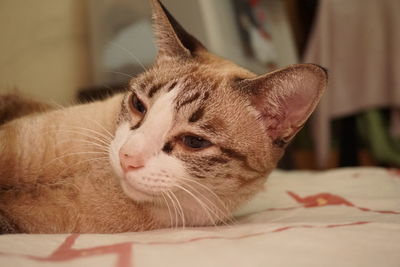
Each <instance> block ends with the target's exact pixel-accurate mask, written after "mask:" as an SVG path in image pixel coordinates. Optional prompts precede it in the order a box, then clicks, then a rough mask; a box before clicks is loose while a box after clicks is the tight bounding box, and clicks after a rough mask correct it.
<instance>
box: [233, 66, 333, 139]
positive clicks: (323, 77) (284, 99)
mask: <svg viewBox="0 0 400 267" xmlns="http://www.w3.org/2000/svg"><path fill="white" fill-rule="evenodd" d="M237 83H238V85H239V87H240V89H241V90H242V91H244V92H246V94H247V95H248V96H250V101H251V103H252V105H253V106H254V107H255V108H256V110H257V111H258V112H259V113H260V119H261V120H262V122H263V124H264V125H265V129H266V131H267V134H268V135H269V136H270V137H271V138H272V140H273V142H274V143H275V144H276V145H279V146H284V145H285V144H287V143H288V142H289V141H290V140H291V139H292V138H293V137H294V136H295V135H296V133H297V132H298V131H299V130H300V129H301V128H302V126H303V125H304V123H305V122H306V120H307V118H308V117H309V116H310V115H311V113H312V112H313V111H314V109H315V107H316V106H317V104H318V102H319V100H320V98H321V96H322V93H323V91H324V90H325V88H326V86H327V73H326V71H325V70H324V69H323V68H321V67H319V66H317V65H314V64H297V65H292V66H289V67H287V68H284V69H280V70H277V71H275V72H272V73H268V74H265V75H262V76H259V77H257V78H254V79H244V80H241V81H238V82H237Z"/></svg>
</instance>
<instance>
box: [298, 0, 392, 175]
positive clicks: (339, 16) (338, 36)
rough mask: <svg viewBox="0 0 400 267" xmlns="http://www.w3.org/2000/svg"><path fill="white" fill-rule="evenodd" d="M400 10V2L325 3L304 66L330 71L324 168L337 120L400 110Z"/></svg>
mask: <svg viewBox="0 0 400 267" xmlns="http://www.w3.org/2000/svg"><path fill="white" fill-rule="evenodd" d="M399 10H400V2H399V1H397V0H382V1H375V0H354V1H346V0H336V1H329V0H321V1H320V4H319V10H318V16H317V19H316V24H315V27H314V30H313V33H312V35H311V39H310V42H309V45H308V48H307V52H306V55H305V57H304V61H305V62H312V63H317V64H320V65H322V66H324V67H326V68H327V69H328V71H329V88H328V90H327V92H326V94H325V95H324V97H323V98H322V101H321V103H320V105H319V107H318V109H317V111H316V112H315V116H314V120H313V122H314V125H313V130H314V136H315V144H316V151H317V160H318V162H319V165H320V166H322V167H323V166H325V165H326V163H327V160H328V155H329V149H330V140H331V138H330V137H331V130H330V123H331V121H332V120H333V119H337V118H343V117H348V116H352V115H355V114H358V113H361V112H363V111H367V110H369V109H371V108H390V109H392V110H396V109H398V108H399V107H400V76H399V75H398V73H400V60H399V59H400V50H399V49H398V47H400V31H399V26H400V16H398V11H399ZM351 120H353V121H351ZM344 124H346V122H344ZM347 125H348V127H350V128H351V127H353V128H354V127H355V126H354V125H355V120H354V119H352V118H351V117H349V119H348V120H347ZM350 128H349V129H348V130H346V131H345V132H344V133H343V134H346V132H347V134H348V135H349V138H351V135H354V133H352V131H353V130H354V129H353V130H351V129H350ZM355 141H356V140H355V139H354V138H353V141H350V142H349V143H348V144H347V145H345V146H344V148H347V147H348V146H349V145H353V144H354V142H355ZM399 157H400V154H399Z"/></svg>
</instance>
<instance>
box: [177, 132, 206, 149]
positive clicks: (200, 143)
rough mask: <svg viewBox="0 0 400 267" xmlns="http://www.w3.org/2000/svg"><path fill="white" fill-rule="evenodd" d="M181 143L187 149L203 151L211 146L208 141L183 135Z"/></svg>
mask: <svg viewBox="0 0 400 267" xmlns="http://www.w3.org/2000/svg"><path fill="white" fill-rule="evenodd" d="M181 142H182V144H183V145H185V146H186V147H188V148H191V149H196V150H197V149H204V148H207V147H210V146H212V145H213V144H212V143H211V142H210V141H208V140H207V139H204V138H202V137H199V136H194V135H184V136H182V137H181Z"/></svg>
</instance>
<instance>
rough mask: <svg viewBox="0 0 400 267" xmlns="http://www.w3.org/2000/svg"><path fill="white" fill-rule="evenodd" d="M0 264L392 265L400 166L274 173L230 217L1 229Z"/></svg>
mask: <svg viewBox="0 0 400 267" xmlns="http://www.w3.org/2000/svg"><path fill="white" fill-rule="evenodd" d="M0 266H4V267H6V266H7V267H8V266H85V267H91V266H112V267H127V266H135V267H136V266H143V267H150V266H176V267H179V266H296V267H298V266H307V267H310V266H324V267H326V266H327V267H329V266H335V267H336V266H341V267H344V266H352V267H354V266H363V267H368V266H374V267H375V266H387V267H391V266H393V267H399V266H400V170H396V169H381V168H352V169H338V170H332V171H326V172H298V171H296V172H283V171H276V172H274V173H273V174H272V175H271V176H270V178H269V180H268V182H267V185H266V188H265V190H264V191H263V192H262V193H260V194H259V195H257V197H255V198H254V199H253V200H252V201H251V202H250V203H248V204H247V205H246V206H245V207H243V208H242V209H241V210H240V211H239V212H238V218H237V223H236V224H234V225H232V226H221V227H207V228H186V229H184V230H159V231H151V232H141V233H124V234H114V235H93V234H88V235H84V234H82V235H79V234H66V235H4V236H0Z"/></svg>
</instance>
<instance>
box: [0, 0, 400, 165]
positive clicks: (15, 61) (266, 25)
mask: <svg viewBox="0 0 400 267" xmlns="http://www.w3.org/2000/svg"><path fill="white" fill-rule="evenodd" d="M163 3H164V4H165V5H166V6H167V7H168V9H169V10H170V11H171V13H172V14H173V15H174V16H175V17H176V18H177V19H178V21H180V22H181V24H182V25H183V26H184V27H185V28H186V29H187V30H188V31H189V32H191V33H192V34H193V35H195V36H196V37H197V38H198V39H199V40H200V41H201V42H203V44H205V45H206V46H207V47H208V48H209V50H210V51H211V52H213V53H215V54H217V55H219V56H221V57H224V58H228V59H230V60H233V61H234V62H235V63H237V64H239V65H241V66H243V67H245V68H248V69H250V70H251V71H253V72H255V73H260V74H261V73H265V72H268V71H272V70H274V69H276V68H279V67H282V66H286V65H289V64H294V63H299V62H307V63H316V64H319V65H321V66H323V67H325V68H326V69H327V70H328V71H329V77H330V80H329V90H328V91H327V93H326V94H325V95H324V97H323V99H322V101H321V103H320V105H319V107H318V109H317V110H316V112H315V113H314V114H313V117H312V118H311V119H310V120H309V122H308V123H307V124H306V125H305V127H304V128H303V130H302V131H301V132H300V133H299V134H298V136H297V137H296V139H295V140H294V141H293V143H292V144H291V145H290V146H289V148H288V152H287V153H286V155H285V157H284V159H283V160H282V161H281V166H280V167H281V168H286V169H293V168H295V169H326V168H334V167H343V166H372V165H375V166H385V167H400V52H399V51H400V49H399V48H400V29H399V27H400V15H399V14H400V1H398V0H334V1H333V0H218V1H216V0H186V1H181V0H164V1H163ZM149 18H150V9H149V4H148V2H147V0H58V1H54V0H40V1H37V0H0V32H1V34H2V36H1V41H0V92H1V93H5V92H21V93H23V94H25V95H29V96H32V97H35V98H38V99H41V100H43V101H48V102H56V103H59V104H62V105H68V104H71V103H76V102H85V101H91V100H93V99H99V98H102V97H105V96H106V95H109V94H110V93H114V92H118V91H121V90H123V89H124V88H125V86H126V84H127V82H128V81H129V79H130V78H131V77H133V76H135V75H137V74H138V73H140V72H142V71H143V70H144V69H146V68H148V67H149V66H151V64H152V62H153V60H154V58H155V55H156V47H155V45H154V40H153V34H152V31H151V21H150V19H149Z"/></svg>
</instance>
